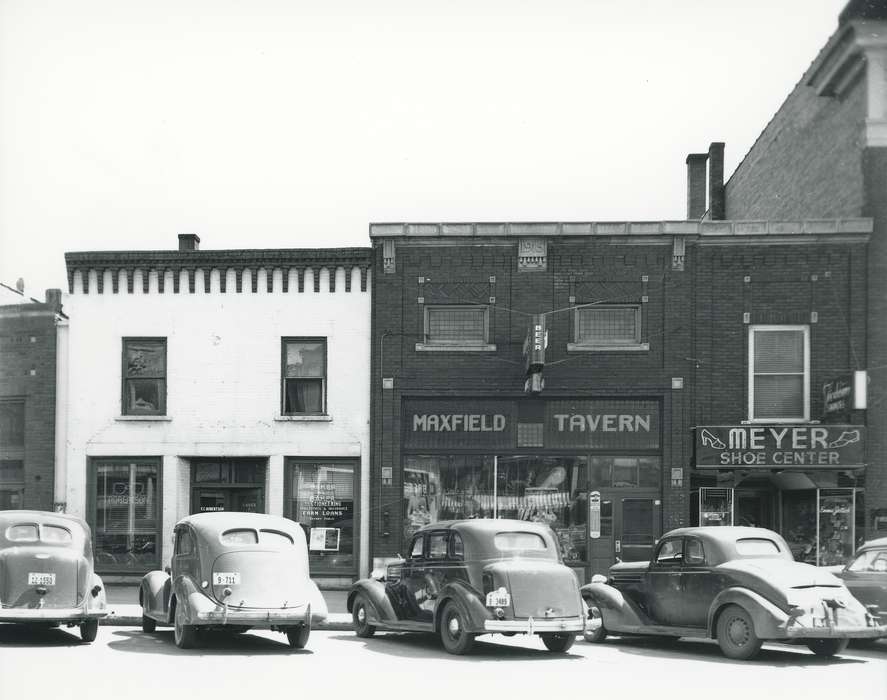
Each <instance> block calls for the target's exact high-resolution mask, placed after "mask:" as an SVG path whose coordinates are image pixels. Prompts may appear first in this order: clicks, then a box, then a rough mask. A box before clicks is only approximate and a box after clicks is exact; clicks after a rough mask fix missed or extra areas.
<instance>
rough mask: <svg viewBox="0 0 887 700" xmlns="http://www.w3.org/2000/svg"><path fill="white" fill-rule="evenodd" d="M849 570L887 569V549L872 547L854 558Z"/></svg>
mask: <svg viewBox="0 0 887 700" xmlns="http://www.w3.org/2000/svg"><path fill="white" fill-rule="evenodd" d="M847 570H848V571H887V551H879V550H877V549H870V550H869V551H867V552H863V553H862V554H860V555H859V556H858V557H856V559H854V560H853V561H852V562H851V563H850V566H848V567H847Z"/></svg>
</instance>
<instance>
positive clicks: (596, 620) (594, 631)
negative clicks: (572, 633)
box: [582, 605, 607, 644]
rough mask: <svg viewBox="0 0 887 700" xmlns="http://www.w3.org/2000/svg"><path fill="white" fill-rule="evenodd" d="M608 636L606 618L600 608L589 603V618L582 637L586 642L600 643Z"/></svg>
mask: <svg viewBox="0 0 887 700" xmlns="http://www.w3.org/2000/svg"><path fill="white" fill-rule="evenodd" d="M606 637H607V629H606V628H605V627H604V618H603V617H602V616H601V611H600V609H598V608H596V607H594V606H592V605H589V606H588V619H587V620H586V621H585V629H584V630H583V632H582V638H583V639H584V640H585V641H586V642H591V643H592V644H598V643H600V642H602V641H604V639H605V638H606Z"/></svg>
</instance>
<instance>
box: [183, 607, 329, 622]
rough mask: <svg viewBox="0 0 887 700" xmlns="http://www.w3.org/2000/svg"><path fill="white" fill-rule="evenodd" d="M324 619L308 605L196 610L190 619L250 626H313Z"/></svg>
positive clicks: (324, 619)
mask: <svg viewBox="0 0 887 700" xmlns="http://www.w3.org/2000/svg"><path fill="white" fill-rule="evenodd" d="M324 621H326V615H318V614H316V613H312V612H311V609H310V608H309V607H308V606H305V607H303V608H300V609H287V610H233V609H231V608H228V610H227V611H226V610H225V609H224V608H220V609H219V610H211V611H207V612H198V613H196V614H195V615H194V616H193V619H192V620H191V621H190V622H191V624H197V625H249V626H250V627H263V626H264V627H277V626H280V627H286V626H289V625H303V624H305V623H306V622H308V623H309V624H310V625H312V626H314V625H315V624H317V623H321V622H324Z"/></svg>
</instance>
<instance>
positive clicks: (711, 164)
mask: <svg viewBox="0 0 887 700" xmlns="http://www.w3.org/2000/svg"><path fill="white" fill-rule="evenodd" d="M726 208H727V207H726V201H725V197H724V144H723V142H722V141H715V142H713V143H712V144H711V145H710V146H709V147H708V216H709V218H710V219H711V220H712V221H721V220H723V219H724V217H725V216H726Z"/></svg>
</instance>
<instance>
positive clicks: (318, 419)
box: [274, 414, 333, 423]
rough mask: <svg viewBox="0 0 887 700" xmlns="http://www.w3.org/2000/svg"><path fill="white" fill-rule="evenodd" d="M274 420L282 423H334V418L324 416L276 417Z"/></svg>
mask: <svg viewBox="0 0 887 700" xmlns="http://www.w3.org/2000/svg"><path fill="white" fill-rule="evenodd" d="M274 420H276V421H278V422H281V423H332V421H333V417H332V416H330V415H327V414H324V415H305V416H275V417H274Z"/></svg>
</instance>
